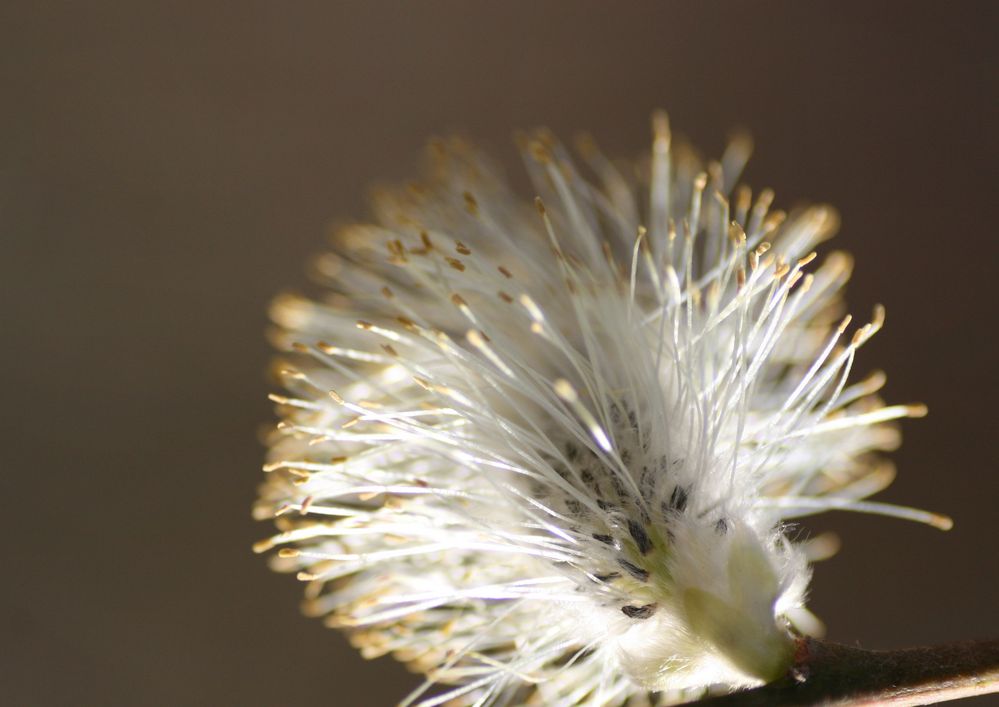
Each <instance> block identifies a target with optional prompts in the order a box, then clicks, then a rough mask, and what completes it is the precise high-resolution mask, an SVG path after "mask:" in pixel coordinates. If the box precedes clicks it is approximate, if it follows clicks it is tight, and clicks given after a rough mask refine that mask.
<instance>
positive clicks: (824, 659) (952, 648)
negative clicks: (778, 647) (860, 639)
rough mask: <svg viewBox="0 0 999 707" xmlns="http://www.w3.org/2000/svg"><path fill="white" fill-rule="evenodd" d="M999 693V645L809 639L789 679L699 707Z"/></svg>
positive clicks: (929, 699) (901, 701) (897, 701)
mask: <svg viewBox="0 0 999 707" xmlns="http://www.w3.org/2000/svg"><path fill="white" fill-rule="evenodd" d="M991 692H999V641H968V642H963V643H950V644H946V645H941V646H933V647H930V648H910V649H906V650H899V651H870V650H863V649H860V648H852V647H850V646H843V645H839V644H836V643H824V642H822V641H816V640H812V639H804V640H802V641H801V643H800V644H799V647H798V652H797V654H796V657H795V663H794V666H793V667H792V669H791V671H790V672H789V674H788V675H787V676H786V677H784V678H782V679H781V680H778V681H776V682H772V683H770V684H768V685H764V686H762V687H758V688H755V689H753V690H746V691H743V692H735V693H732V694H729V695H723V696H720V697H712V698H708V699H705V700H701V701H700V702H697V703H696V704H697V705H698V707H706V706H710V707H716V706H717V707H756V706H761V707H763V706H765V707H771V706H773V705H850V706H851V707H859V706H861V705H891V706H892V707H904V706H905V705H925V704H931V703H934V702H944V701H946V700H957V699H961V698H963V697H974V696H976V695H984V694H988V693H991Z"/></svg>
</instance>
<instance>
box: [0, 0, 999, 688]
mask: <svg viewBox="0 0 999 707" xmlns="http://www.w3.org/2000/svg"><path fill="white" fill-rule="evenodd" d="M996 30H997V23H996V21H995V4H994V3H990V2H978V3H973V2H947V3H922V2H918V3H917V2H894V3H884V2H854V3H846V4H843V3H833V2H827V3H801V2H725V3H723V2H698V3H693V2H690V3H668V2H659V3H651V2H510V1H509V0H505V1H504V2H491V3H486V2H405V3H404V2H363V3H362V2H353V3H345V2H339V3H284V2H244V3H149V2H147V3H130V2H122V3H111V2H92V3H61V2H60V3H56V2H23V3H4V4H3V7H2V9H0V58H2V62H0V88H2V104H0V106H2V107H0V243H2V245H3V249H2V256H0V268H2V273H0V287H2V291H3V298H2V301H3V309H4V315H3V332H4V346H3V353H2V355H3V358H4V361H3V363H4V365H3V371H4V383H3V386H4V392H5V398H6V400H7V403H6V404H5V406H4V423H3V426H2V429H3V456H2V473H0V494H2V498H3V505H4V514H3V516H4V517H3V522H4V525H5V527H6V530H5V531H4V538H5V548H4V554H5V556H6V561H5V563H4V565H3V566H4V571H3V577H2V580H0V641H2V643H0V702H2V703H3V704H11V705H14V704H18V705H67V704H81V705H83V704H86V705H290V704H305V703H311V704H330V705H345V706H353V705H361V706H367V705H372V706H376V705H387V704H393V703H394V701H395V700H396V699H397V698H398V697H399V696H400V695H402V694H403V693H404V692H405V690H406V687H407V685H410V684H412V682H413V678H412V677H411V676H409V675H407V674H406V673H405V672H404V671H403V670H402V669H400V668H399V667H398V666H396V665H395V664H394V663H393V662H391V661H389V660H383V661H378V662H374V663H366V662H364V661H362V660H361V659H360V658H358V657H357V656H356V655H355V654H354V652H353V651H352V650H351V649H350V648H349V647H348V646H347V644H346V642H345V640H344V639H343V638H342V637H341V636H340V635H339V634H337V633H335V632H332V631H330V630H327V629H324V628H322V627H321V625H320V624H319V623H317V622H314V621H311V620H307V619H305V618H302V617H300V616H299V614H298V610H297V602H298V598H299V596H300V589H301V588H300V587H299V586H298V585H297V583H296V582H295V581H294V579H292V578H289V577H285V576H278V575H274V574H272V573H271V572H269V571H268V570H267V569H266V568H265V564H264V561H263V559H262V558H260V557H256V556H254V555H252V554H251V553H250V544H251V542H253V541H254V540H256V539H258V538H260V537H262V536H263V535H265V534H267V533H268V532H269V528H268V527H267V526H266V525H264V524H257V523H254V522H253V521H252V520H251V519H250V517H249V506H250V503H251V501H252V499H253V497H254V491H255V487H256V485H257V483H258V481H259V480H260V478H261V473H260V470H259V466H260V462H261V456H262V450H261V448H260V447H259V446H258V444H257V441H256V437H255V434H256V430H257V427H258V425H259V424H261V423H264V422H267V421H269V420H271V410H270V404H269V403H268V402H267V400H266V398H265V395H266V393H267V392H268V390H269V386H268V384H267V382H266V381H265V378H264V374H263V371H264V369H265V366H266V363H267V360H268V358H269V355H270V352H269V350H268V347H267V345H266V343H265V341H264V338H263V333H262V332H263V329H264V327H265V314H264V312H265V308H266V305H267V302H268V300H269V298H270V297H271V296H272V295H273V294H274V293H275V292H276V291H278V290H279V289H282V288H286V287H295V286H298V285H299V284H301V283H303V282H304V275H303V272H304V262H305V259H306V257H307V256H308V255H310V254H312V253H314V252H316V251H317V250H319V249H320V248H321V247H322V243H323V241H322V237H323V232H324V228H325V226H326V224H327V223H328V221H329V220H331V219H334V218H336V217H361V216H363V215H364V214H365V209H366V207H365V193H366V189H367V187H368V186H369V185H370V184H371V183H372V182H374V181H377V180H379V179H383V178H387V179H402V178H405V177H406V176H407V175H410V174H412V172H413V170H414V168H415V165H416V163H417V161H418V156H419V154H420V150H421V147H422V144H423V142H424V139H425V138H426V137H427V136H428V135H431V134H435V133H441V132H447V131H448V130H450V129H461V130H463V131H465V132H467V133H468V134H470V135H472V136H474V137H476V138H477V139H478V140H479V141H481V142H483V143H485V144H486V145H488V146H490V147H491V148H492V150H493V151H494V152H495V153H496V154H500V155H502V156H504V158H505V159H506V161H507V163H508V164H510V165H511V166H512V165H514V164H515V157H514V150H513V147H512V144H511V140H510V139H509V136H510V134H511V132H512V130H513V129H514V128H515V127H523V126H528V127H529V126H534V125H538V124H546V125H549V126H551V127H552V128H554V129H555V130H556V131H557V132H559V133H561V134H563V135H570V134H571V133H572V132H573V131H574V130H576V129H578V128H588V129H590V130H592V131H593V132H594V133H595V134H596V135H597V137H598V138H599V139H600V141H601V144H602V145H603V146H604V148H605V149H606V150H607V151H608V152H611V153H614V154H623V155H633V154H637V153H638V152H639V151H640V150H643V149H645V148H646V146H647V145H648V142H649V135H648V132H649V131H648V127H647V126H648V116H649V112H650V110H651V109H652V108H653V107H655V106H663V107H665V108H667V109H668V110H669V111H670V114H671V117H672V120H673V124H674V127H675V129H676V130H677V131H678V132H682V133H684V134H686V135H687V136H689V137H690V138H691V139H692V140H693V141H695V142H696V143H697V144H699V145H700V146H701V147H702V148H704V150H705V151H706V152H708V153H711V154H718V153H719V152H720V150H721V148H722V146H723V143H724V137H725V135H726V134H727V132H728V130H729V128H731V127H733V126H735V125H745V126H747V127H749V128H750V129H751V130H752V132H753V133H754V135H755V137H756V144H757V153H756V155H755V156H754V160H753V162H752V163H751V167H750V171H749V174H748V181H749V182H750V183H751V184H753V185H754V186H756V187H761V186H766V185H769V186H773V187H774V188H775V189H776V190H777V194H778V205H785V206H786V205H788V204H790V203H792V202H794V201H796V200H798V199H802V198H812V199H818V200H824V201H829V202H831V203H833V204H835V205H836V206H837V207H839V209H840V210H841V212H842V216H843V229H842V232H841V234H840V236H839V237H838V238H837V241H836V244H837V245H838V247H842V248H846V249H849V250H851V251H853V252H854V253H855V254H856V255H857V262H858V268H857V271H856V275H855V277H854V281H853V283H852V287H851V290H850V295H851V297H850V301H851V305H852V311H854V312H856V313H857V314H858V316H865V315H866V313H867V312H869V311H870V307H871V305H872V304H873V303H874V302H876V301H883V302H884V303H885V304H886V305H887V307H888V326H887V330H886V331H885V332H884V333H883V334H882V335H880V336H878V337H876V338H875V339H874V341H873V342H872V343H871V344H870V345H869V346H868V347H865V349H864V351H863V352H862V356H861V357H860V360H859V364H858V366H859V368H858V371H859V372H861V373H863V372H865V371H868V370H871V369H873V368H877V367H884V368H886V369H887V370H888V372H889V384H888V388H887V396H888V397H889V398H890V399H891V400H893V401H897V402H909V401H913V400H921V401H925V402H926V403H928V404H929V406H930V410H931V414H930V416H929V417H928V418H927V419H925V420H920V421H911V422H907V423H906V424H905V426H904V427H905V432H906V437H907V439H906V443H905V445H904V446H903V448H902V449H901V450H900V451H899V452H898V453H897V454H896V455H895V460H896V461H897V462H898V464H899V467H900V476H899V479H898V481H897V482H896V483H895V485H894V486H893V487H892V488H891V489H890V490H889V491H888V492H886V493H884V494H882V498H884V499H888V500H892V501H895V502H899V503H905V504H913V505H915V506H919V507H926V508H931V509H933V510H939V511H942V512H946V513H950V514H952V515H953V516H954V517H955V518H956V521H957V525H956V527H955V529H954V530H953V531H952V532H950V533H940V532H938V531H935V530H932V529H929V528H926V527H922V526H917V525H914V524H908V523H904V522H900V521H893V520H886V519H880V518H868V517H856V516H849V515H847V514H836V515H834V516H833V515H830V516H828V517H825V518H823V519H822V520H821V521H819V522H817V523H815V526H816V527H821V528H830V527H834V528H836V529H838V530H839V531H840V532H841V535H842V537H843V540H844V549H843V551H842V553H841V555H840V556H838V557H837V558H835V559H833V560H832V561H830V562H828V563H826V564H823V565H821V566H819V567H818V569H817V571H816V578H815V582H814V592H813V596H814V604H813V608H814V609H815V610H816V612H817V613H818V614H820V615H821V616H823V617H824V618H825V619H826V620H827V622H828V624H829V627H830V634H831V637H832V638H833V639H836V640H839V641H844V642H854V641H857V642H860V643H862V644H864V645H866V646H870V647H885V648H890V647H896V646H902V645H906V644H915V643H928V642H938V641H945V640H949V639H959V638H971V637H987V636H990V635H991V636H996V635H999V590H997V588H996V587H997V584H996V582H997V580H999V572H997V565H999V559H997V556H999V548H997V530H999V523H997V516H999V513H997V505H996V504H997V495H999V494H997V492H999V484H997V481H996V478H997V472H999V469H997V465H996V457H997V454H996V447H995V446H994V445H995V444H996V434H997V432H999V427H997V424H996V423H997V415H996V402H995V395H996V392H997V386H996V361H997V346H996V337H995V328H996V324H997V318H996V305H997V299H999V298H997V296H996V286H995V280H994V277H995V276H994V273H995V272H996V267H997V265H999V259H997V257H996V256H997V245H996V243H997V239H999V236H997V234H996V218H995V215H994V214H995V209H994V206H993V194H994V193H995V188H996V183H997V180H996V176H997V175H996V167H995V166H996V164H997V159H999V151H997V150H996V147H997V145H996V138H995V135H996V124H995V112H994V111H995V105H996V102H995V101H996V91H995V88H996V86H995V83H994V78H993V77H994V72H995V71H996V68H997V67H996V49H995V44H996ZM983 703H984V701H983Z"/></svg>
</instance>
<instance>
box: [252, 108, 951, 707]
mask: <svg viewBox="0 0 999 707" xmlns="http://www.w3.org/2000/svg"><path fill="white" fill-rule="evenodd" d="M653 125H654V142H653V149H652V154H651V158H650V159H646V160H642V161H639V162H638V163H636V164H629V163H625V164H623V165H616V164H612V163H611V162H610V161H609V160H608V159H607V158H605V157H604V156H603V155H602V154H601V153H600V152H599V151H598V150H597V148H596V147H595V146H594V144H593V142H592V140H589V139H583V140H580V142H579V153H580V158H581V159H580V160H578V161H577V160H574V159H573V158H571V157H570V155H569V153H568V151H567V150H566V149H564V148H563V147H562V146H561V145H560V144H559V143H558V142H557V141H555V139H554V138H552V137H551V136H550V135H549V134H547V133H545V132H543V131H542V132H539V133H536V134H532V135H528V136H522V137H521V138H520V139H519V143H520V145H521V148H522V152H523V154H524V157H525V163H526V166H527V169H528V172H529V174H530V177H531V181H532V184H533V189H534V190H535V192H536V193H537V195H538V198H537V199H536V200H535V201H534V202H533V203H532V202H531V201H530V200H525V199H523V198H521V197H520V196H518V195H516V194H514V193H513V192H512V191H511V188H510V187H509V186H508V185H507V184H506V183H505V182H504V180H503V179H502V178H501V177H500V176H499V174H498V172H497V170H496V169H495V168H494V166H493V165H492V164H491V163H490V162H489V161H488V160H487V159H486V158H485V157H483V156H482V155H481V154H479V153H478V152H477V151H476V150H474V149H473V148H472V147H470V146H468V145H467V144H465V143H463V142H462V141H459V140H452V141H447V142H437V143H434V144H433V145H432V146H431V155H430V166H429V169H428V174H427V176H426V179H425V180H424V181H423V182H420V183H418V184H412V185H409V186H407V187H405V188H401V189H399V190H396V191H386V192H384V193H381V194H380V195H379V196H378V197H377V199H376V203H375V209H376V220H375V223H373V224H367V225H355V226H350V227H348V228H345V229H342V230H341V231H340V232H339V233H338V234H337V235H336V239H335V241H336V243H335V249H334V252H333V253H332V254H329V255H326V256H323V257H322V258H320V259H318V261H317V262H316V267H315V270H316V272H317V273H318V275H319V277H320V278H321V279H322V280H323V284H324V285H325V288H326V289H325V291H324V292H323V294H321V295H320V297H319V298H318V299H317V300H309V299H304V298H301V297H298V296H291V295H288V296H283V297H281V298H279V299H278V300H277V301H276V302H275V304H274V307H273V312H272V314H273V318H274V321H275V322H276V324H277V330H276V332H275V340H276V342H277V345H278V346H279V347H280V348H281V350H282V351H284V352H285V355H284V356H283V357H282V359H281V361H280V362H279V364H278V367H277V368H278V371H279V375H280V376H281V379H282V381H283V385H284V387H285V388H286V391H285V392H284V393H282V394H281V395H274V396H272V399H273V400H274V401H275V402H276V403H277V405H278V411H279V413H280V415H281V417H282V421H281V423H280V424H279V426H278V429H277V431H276V433H275V434H274V436H273V438H272V439H271V449H270V453H269V460H268V464H267V465H266V467H265V471H266V472H268V476H267V482H266V483H265V484H264V486H263V487H262V491H261V499H260V501H259V503H258V505H257V506H256V509H255V512H256V514H257V516H258V517H260V518H270V517H274V516H277V524H278V529H279V531H280V532H279V534H278V535H275V536H273V537H272V538H269V539H268V540H265V541H262V542H261V543H259V544H258V546H257V550H259V551H265V550H269V549H271V548H273V547H276V546H277V547H280V548H281V549H280V550H279V551H278V553H277V555H276V557H275V558H274V566H275V567H276V568H278V569H281V570H288V571H297V572H298V576H299V578H300V579H301V580H303V581H305V582H306V583H307V584H306V595H307V600H306V603H305V607H306V611H307V613H309V614H311V615H315V616H320V617H323V618H324V619H325V621H326V622H327V623H328V624H329V625H330V626H335V627H339V628H343V629H345V630H346V631H347V632H348V634H349V636H350V638H351V640H352V641H353V643H354V644H355V645H356V646H357V647H358V648H359V649H360V650H361V652H362V653H363V654H364V655H365V656H366V657H375V656H379V655H383V654H386V653H392V654H394V655H395V657H396V658H398V659H399V660H402V661H405V662H407V663H409V664H410V665H411V666H412V667H414V668H415V669H416V670H418V671H420V672H422V673H425V674H426V678H427V679H426V683H425V684H424V685H423V686H422V687H421V688H419V689H418V690H416V691H415V692H414V693H412V694H411V695H410V697H409V698H408V699H407V700H406V702H405V703H406V704H414V703H419V704H423V705H437V704H444V703H445V702H448V704H455V705H472V704H474V705H487V704H521V703H531V704H544V705H576V704H580V705H621V704H629V705H644V704H667V703H670V702H673V701H676V700H678V699H683V698H688V697H691V696H696V695H697V694H700V693H701V692H703V691H704V690H706V689H710V688H720V689H731V688H733V687H738V686H745V685H752V684H758V683H760V682H763V681H767V680H770V679H773V678H776V677H779V676H780V675H781V674H783V673H784V672H785V671H786V669H787V667H788V665H789V664H790V661H791V658H792V653H793V637H792V635H793V634H792V632H793V631H801V632H807V631H812V630H816V628H817V627H818V626H820V624H818V622H817V620H816V619H815V618H814V617H812V616H811V614H810V613H808V611H807V610H806V609H805V608H804V601H805V592H806V588H807V585H808V580H809V570H808V556H807V555H808V546H807V545H802V544H796V543H795V542H792V540H791V539H790V538H789V537H788V535H787V534H786V532H785V531H786V528H787V523H788V522H789V521H791V520H792V519H794V518H797V517H800V516H804V515H808V514H812V513H816V512H820V511H824V510H828V509H830V508H845V509H853V510H858V511H868V512H879V513H884V514H888V515H899V516H903V517H908V518H912V519H915V520H922V521H925V522H929V523H931V524H935V525H938V526H941V527H946V526H947V525H948V524H949V521H948V520H947V519H945V518H943V517H940V516H935V515H932V514H927V513H923V512H920V511H914V510H911V509H905V508H897V507H894V506H886V505H883V504H877V503H871V502H864V501H862V500H861V499H863V498H864V497H866V496H869V495H870V494H872V493H875V492H877V491H879V490H880V489H882V488H883V487H885V486H886V485H887V484H888V483H890V481H891V479H892V471H891V468H890V467H889V466H888V465H887V464H886V462H884V461H883V460H880V459H879V458H878V456H877V455H876V454H875V453H876V452H877V451H878V450H884V449H890V448H892V447H894V446H895V445H896V444H897V441H898V439H897V432H896V431H895V429H894V427H892V426H891V425H885V424H883V423H885V422H886V421H889V420H892V419H894V418H899V417H904V416H916V415H921V414H923V412H924V410H923V408H922V407H921V406H890V407H884V406H883V405H882V404H881V402H880V401H879V400H877V399H876V398H875V397H874V393H875V392H876V391H877V390H878V388H879V387H880V386H881V385H882V383H883V380H884V378H883V376H882V375H881V374H874V375H872V376H870V377H868V378H867V379H865V380H862V381H860V382H854V383H851V382H850V381H849V380H848V377H849V373H850V370H851V367H852V365H853V363H854V357H855V355H856V352H857V349H858V348H859V347H860V346H861V345H862V344H863V343H864V342H865V341H867V340H868V338H870V336H871V335H873V334H874V333H875V332H876V331H877V330H878V329H879V328H880V327H881V325H882V322H883V319H884V313H883V311H882V310H881V309H880V308H878V310H877V311H876V312H875V313H874V317H873V319H872V320H871V322H870V323H868V324H862V325H861V326H859V327H856V326H853V327H851V321H850V318H849V317H848V316H844V313H843V312H842V311H841V303H840V299H839V293H840V289H841V288H842V286H843V284H844V283H845V282H846V281H847V279H848V278H849V275H850V268H851V261H850V259H849V258H848V257H847V256H846V255H844V254H842V253H832V254H830V255H828V256H826V257H825V258H824V259H823V260H821V262H820V261H819V260H816V259H815V258H816V256H815V253H814V252H813V250H812V249H813V247H814V246H815V245H816V244H818V243H819V242H821V241H823V240H825V239H826V238H828V237H829V236H830V235H831V234H832V233H833V231H834V230H835V228H836V225H837V218H836V215H835V213H834V212H833V211H832V210H831V209H829V208H828V207H824V206H818V207H811V208H805V209H802V210H800V211H797V212H792V213H790V214H785V213H784V212H781V211H774V210H772V209H771V202H772V200H773V194H772V193H771V192H770V191H769V190H763V191H761V192H760V193H759V194H757V195H755V196H754V195H752V193H751V192H750V190H749V189H748V188H747V187H744V186H739V187H735V184H736V179H737V178H738V176H739V174H740V172H741V170H742V167H743V165H744V163H745V160H746V159H747V157H748V154H749V150H750V144H749V141H748V139H747V138H744V137H740V138H737V139H735V140H734V141H733V142H732V144H731V145H730V146H729V148H728V149H727V151H726V152H725V154H724V155H723V157H722V158H721V160H720V161H717V162H710V163H708V164H707V165H702V164H701V163H700V162H699V161H698V159H697V158H696V157H694V155H693V153H692V151H691V150H690V149H689V148H679V149H673V148H672V146H671V144H670V142H671V141H670V134H669V129H668V125H667V122H666V117H665V115H664V114H657V115H656V116H655V117H654V120H653ZM442 686H443V687H442Z"/></svg>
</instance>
